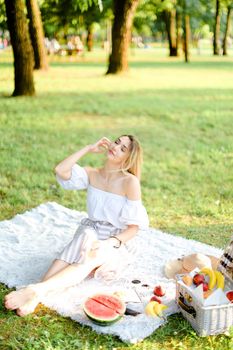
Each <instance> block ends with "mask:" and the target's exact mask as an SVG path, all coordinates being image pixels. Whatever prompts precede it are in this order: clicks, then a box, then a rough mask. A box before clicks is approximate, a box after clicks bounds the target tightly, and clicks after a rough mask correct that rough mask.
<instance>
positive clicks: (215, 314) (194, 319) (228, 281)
mask: <svg viewBox="0 0 233 350" xmlns="http://www.w3.org/2000/svg"><path fill="white" fill-rule="evenodd" d="M218 270H219V271H221V272H222V273H223V274H224V276H225V288H224V289H225V290H233V237H232V238H231V241H230V243H229V245H228V246H227V248H226V249H225V251H224V253H223V255H222V257H221V258H220V261H219V265H218ZM182 276H183V275H177V283H176V302H177V304H178V305H179V307H180V310H181V313H182V315H183V316H184V317H185V318H186V319H187V320H188V321H189V322H190V324H191V326H192V327H193V328H194V329H195V331H196V332H197V333H198V335H200V336H207V335H214V334H223V333H225V332H226V331H227V330H228V329H229V327H231V326H233V303H231V304H226V305H219V306H203V305H201V303H200V302H198V301H197V300H196V299H195V298H192V296H191V295H190V291H189V289H188V288H187V287H186V286H184V285H183V284H181V283H180V282H179V280H180V279H181V277H182Z"/></svg>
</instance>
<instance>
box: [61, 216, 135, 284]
mask: <svg viewBox="0 0 233 350" xmlns="http://www.w3.org/2000/svg"><path fill="white" fill-rule="evenodd" d="M120 231H121V230H120V229H118V228H116V227H114V226H113V225H112V224H110V223H109V222H106V221H93V220H90V219H82V221H81V223H80V225H79V227H78V229H77V231H76V232H75V235H74V237H73V239H72V241H71V242H70V243H68V245H67V246H66V247H65V248H64V249H63V251H62V252H61V253H60V254H59V255H58V256H57V259H59V260H63V261H65V262H67V263H69V264H75V263H84V262H85V261H86V255H87V253H88V252H89V251H90V249H91V245H92V244H93V242H94V241H96V240H101V241H104V240H106V239H107V238H109V237H110V236H113V235H117V234H118V233H119V232H120ZM133 241H134V239H131V240H130V241H129V242H127V243H126V244H122V245H121V247H120V248H118V249H116V248H113V247H103V249H102V251H101V252H100V254H99V256H98V260H97V261H96V266H98V268H97V269H96V271H95V275H94V277H95V278H96V279H104V280H106V281H110V280H113V279H116V278H119V277H120V275H121V273H122V272H123V271H124V269H125V268H126V267H127V266H128V265H129V264H130V263H132V262H133V260H134V258H135V255H136V252H137V249H136V245H135V244H134V242H133ZM106 248H107V249H106Z"/></svg>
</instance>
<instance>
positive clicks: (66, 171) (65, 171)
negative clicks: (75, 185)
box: [55, 137, 111, 180]
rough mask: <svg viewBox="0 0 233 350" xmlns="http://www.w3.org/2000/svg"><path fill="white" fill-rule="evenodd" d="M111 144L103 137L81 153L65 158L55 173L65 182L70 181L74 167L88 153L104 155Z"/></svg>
mask: <svg viewBox="0 0 233 350" xmlns="http://www.w3.org/2000/svg"><path fill="white" fill-rule="evenodd" d="M110 143H111V141H110V140H108V139H107V138H106V137H103V138H102V139H100V140H99V141H98V142H96V143H95V144H93V145H87V146H85V147H84V148H82V149H81V150H80V151H78V152H75V153H74V154H72V155H71V156H69V157H67V158H65V159H64V160H63V161H61V162H60V163H59V164H58V165H57V166H56V167H55V173H56V174H57V175H58V176H59V177H60V178H61V179H63V180H69V179H70V177H71V170H72V167H73V165H74V164H75V163H76V162H77V161H78V160H79V159H80V158H82V157H83V156H84V155H86V154H87V153H102V152H104V150H105V149H106V148H108V146H109V144H110Z"/></svg>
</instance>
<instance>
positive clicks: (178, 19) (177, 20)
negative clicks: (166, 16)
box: [176, 11, 182, 56]
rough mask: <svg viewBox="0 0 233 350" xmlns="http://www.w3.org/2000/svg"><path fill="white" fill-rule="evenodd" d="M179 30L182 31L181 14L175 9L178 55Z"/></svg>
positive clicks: (177, 49) (179, 43) (179, 44)
mask: <svg viewBox="0 0 233 350" xmlns="http://www.w3.org/2000/svg"><path fill="white" fill-rule="evenodd" d="M181 31H182V15H181V13H179V12H178V11H176V51H177V56H179V48H180V46H181V41H182V39H181Z"/></svg>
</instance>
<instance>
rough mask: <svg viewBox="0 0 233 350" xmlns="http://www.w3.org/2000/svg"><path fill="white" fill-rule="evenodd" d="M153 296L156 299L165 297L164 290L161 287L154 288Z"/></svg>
mask: <svg viewBox="0 0 233 350" xmlns="http://www.w3.org/2000/svg"><path fill="white" fill-rule="evenodd" d="M154 294H155V295H157V296H158V297H163V296H164V295H165V290H164V288H163V287H161V286H156V287H155V288H154Z"/></svg>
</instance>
